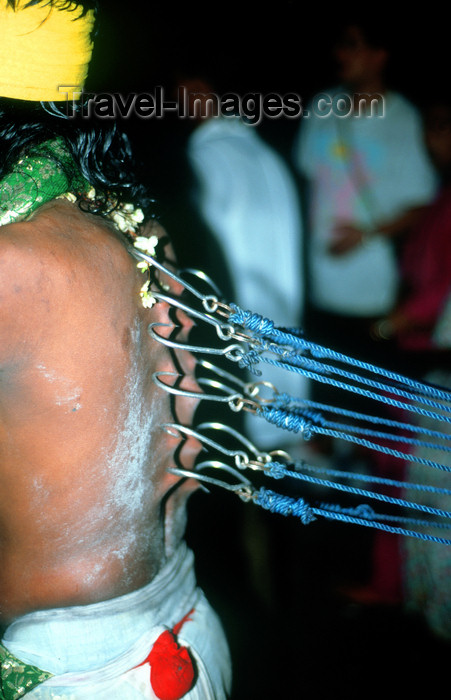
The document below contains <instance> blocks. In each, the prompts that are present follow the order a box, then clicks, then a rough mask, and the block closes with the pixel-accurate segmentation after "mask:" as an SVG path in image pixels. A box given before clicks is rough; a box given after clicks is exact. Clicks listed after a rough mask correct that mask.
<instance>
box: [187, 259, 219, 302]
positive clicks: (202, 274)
mask: <svg viewBox="0 0 451 700" xmlns="http://www.w3.org/2000/svg"><path fill="white" fill-rule="evenodd" d="M180 274H181V275H184V274H188V275H193V277H197V278H198V279H200V280H202V281H203V282H206V284H208V286H209V287H211V289H212V290H213V292H214V293H215V295H216V296H217V297H222V296H223V295H222V293H221V290H220V289H219V287H217V286H216V284H215V283H214V282H213V280H212V279H211V277H210V276H209V275H207V274H206V273H205V272H204V271H203V270H198V269H196V268H194V267H185V268H184V269H183V270H180ZM212 298H213V297H212V296H211V295H205V296H204V299H212Z"/></svg>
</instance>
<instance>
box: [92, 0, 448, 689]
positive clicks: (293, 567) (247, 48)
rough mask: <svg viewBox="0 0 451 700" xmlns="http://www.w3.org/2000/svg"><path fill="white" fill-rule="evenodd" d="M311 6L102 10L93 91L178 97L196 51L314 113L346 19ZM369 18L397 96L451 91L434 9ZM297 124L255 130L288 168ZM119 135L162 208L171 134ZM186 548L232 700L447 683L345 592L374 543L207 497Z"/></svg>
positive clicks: (132, 129) (430, 656)
mask: <svg viewBox="0 0 451 700" xmlns="http://www.w3.org/2000/svg"><path fill="white" fill-rule="evenodd" d="M311 4H312V3H310V4H308V5H307V4H306V3H299V2H294V1H292V2H290V1H288V0H278V1H277V2H275V3H271V4H266V5H265V6H263V5H262V4H258V3H254V2H252V3H251V2H244V1H243V2H239V3H238V2H233V1H229V2H227V3H223V4H220V3H215V4H213V3H212V4H210V5H207V4H201V3H186V4H185V5H183V6H180V5H178V4H176V3H170V2H166V3H162V2H152V3H149V2H142V1H140V2H137V1H136V0H134V1H133V0H131V1H130V2H129V3H126V2H120V3H119V2H117V1H116V0H114V1H113V0H107V1H105V2H103V3H102V2H101V12H100V18H99V20H100V21H99V30H98V35H97V38H96V46H95V52H94V57H93V62H92V68H91V72H90V75H89V81H88V85H87V87H88V89H92V90H94V91H97V92H99V91H101V92H103V91H111V92H122V93H123V94H128V93H131V92H135V91H136V92H151V93H152V92H153V91H154V89H155V87H156V86H163V87H166V86H167V89H168V90H170V85H171V78H172V76H173V70H174V67H177V64H178V63H179V62H180V61H183V60H188V58H190V57H192V55H194V54H196V55H197V56H199V55H200V56H201V57H204V60H205V63H206V64H207V65H210V66H211V65H214V66H216V65H217V67H218V68H220V69H221V71H222V75H223V77H224V80H225V83H227V84H228V88H229V89H230V90H233V91H235V92H238V93H246V92H261V93H269V92H277V93H279V94H285V93H288V92H294V93H296V94H298V95H300V96H301V98H302V100H303V102H307V101H308V99H309V98H310V97H311V96H312V95H314V94H315V93H316V92H317V91H320V90H322V89H324V88H325V87H327V86H329V85H331V84H332V83H333V82H334V73H333V63H332V60H331V54H330V47H331V45H332V41H333V38H334V32H335V29H336V26H337V23H338V21H339V20H340V18H341V12H340V10H338V9H336V8H335V9H330V8H327V7H325V6H323V4H321V5H320V6H317V7H312V6H311ZM407 7H408V8H410V7H411V6H407ZM412 7H413V6H412ZM432 11H434V12H438V10H436V9H435V7H432V8H431V12H432ZM370 12H374V13H378V15H379V16H380V15H381V14H382V13H384V12H385V15H386V18H387V23H388V24H389V25H390V26H391V28H392V31H393V33H394V36H395V38H396V41H395V46H396V52H395V56H394V60H393V64H392V69H391V80H392V83H393V85H394V86H395V87H397V88H398V89H399V90H401V91H402V92H404V94H406V95H407V96H408V97H410V98H411V99H412V100H413V101H414V102H416V103H418V104H419V105H421V103H422V100H423V99H424V97H425V96H426V95H427V93H428V92H429V91H431V90H444V91H448V90H449V89H450V80H449V75H448V70H449V61H448V51H449V44H448V41H447V28H446V26H445V24H446V20H445V19H444V18H440V17H437V16H435V15H434V16H433V15H432V14H431V15H427V12H428V7H427V4H426V5H425V4H423V5H422V6H421V12H422V15H421V17H418V16H417V15H416V14H415V12H414V11H413V9H408V10H404V11H401V12H402V15H401V16H399V14H398V15H397V16H396V18H395V17H393V16H392V11H391V8H390V7H388V9H386V10H384V9H383V7H382V5H380V4H372V5H371V8H370ZM298 126H299V122H298V121H293V120H287V119H277V120H266V121H265V122H263V123H262V124H261V125H260V126H259V127H258V128H259V130H260V131H261V133H262V135H263V136H264V137H265V138H267V139H268V141H269V142H270V143H272V144H273V145H274V147H275V148H277V149H278V150H279V151H280V152H281V153H282V154H283V155H284V156H286V157H287V158H289V153H290V147H291V143H292V139H293V136H294V134H295V131H296V129H297V128H298ZM125 127H126V129H127V130H128V131H129V133H130V135H131V138H132V140H133V141H134V145H135V148H136V149H137V150H138V152H139V155H140V157H141V159H142V161H143V164H144V172H145V177H146V178H147V180H148V183H149V185H150V187H151V189H152V190H153V191H154V192H155V196H156V198H157V200H158V197H159V195H160V194H161V195H162V196H164V195H165V191H164V188H165V187H166V185H167V183H168V181H172V182H171V184H172V186H174V185H175V187H177V185H178V179H181V178H183V173H182V172H178V171H177V170H176V169H172V165H171V163H172V161H171V159H170V158H166V154H169V153H171V150H172V149H173V147H174V142H175V141H176V138H177V135H176V128H177V125H175V124H174V121H173V120H171V119H170V118H168V119H163V120H155V119H148V120H143V119H137V118H131V119H130V120H128V122H127V123H126V124H125ZM156 206H157V207H158V201H157V204H156ZM162 223H163V224H165V223H166V222H165V219H164V216H163V221H162ZM169 233H171V234H174V232H173V231H171V230H169ZM307 496H308V494H307ZM187 539H188V542H189V543H190V545H191V546H192V547H193V548H194V550H195V552H196V556H197V570H198V578H199V582H200V584H201V585H202V586H203V588H204V590H205V591H206V593H207V596H208V597H209V598H210V600H211V602H212V603H213V605H214V607H215V608H216V610H217V611H218V613H219V615H220V616H221V619H222V621H223V623H224V626H225V629H226V632H227V635H228V637H229V640H230V646H231V651H232V657H233V662H234V676H235V682H234V694H233V699H234V700H241V699H244V698H246V699H248V700H253V699H254V698H259V699H261V700H265V699H266V698H268V699H269V698H271V699H274V700H279V698H287V699H288V700H290V699H293V700H297V699H298V698H303V697H304V696H305V694H306V693H308V692H310V693H315V694H317V695H319V697H326V696H328V695H329V694H331V693H336V692H340V693H343V694H344V695H346V696H347V697H350V698H354V697H361V696H362V695H367V694H370V695H371V694H372V692H373V693H374V694H375V693H376V692H384V695H385V694H388V693H390V694H395V693H397V692H399V693H401V692H402V695H403V696H404V695H405V694H407V693H410V692H411V691H416V692H420V691H421V689H422V688H423V687H426V686H427V688H428V691H429V692H432V693H433V692H437V691H438V690H439V689H441V688H442V686H443V685H446V683H447V680H448V678H447V670H448V661H449V651H450V646H449V644H447V643H445V642H441V641H440V640H438V639H436V638H434V637H433V636H432V635H431V634H430V633H429V632H428V631H427V629H426V628H425V626H424V624H423V622H422V621H421V619H418V618H416V617H415V616H413V615H412V614H409V613H407V612H406V611H405V610H403V609H402V607H400V606H374V605H373V606H367V605H361V604H356V603H352V602H350V601H348V600H346V599H344V598H343V597H342V596H341V595H340V589H341V587H342V586H343V585H346V584H348V583H349V584H358V583H365V582H366V581H367V579H368V576H369V570H370V554H369V553H370V551H371V542H372V534H371V532H368V531H363V532H362V531H361V530H359V528H354V526H349V525H339V524H328V523H326V522H316V523H313V524H311V525H309V526H303V525H301V523H300V522H298V521H291V520H290V519H287V518H283V517H282V516H275V515H271V514H267V513H265V512H260V511H257V509H256V508H255V507H254V506H252V505H250V504H243V503H242V502H241V501H239V500H238V499H236V498H235V497H233V496H229V495H228V494H223V493H217V492H213V493H211V494H210V495H206V494H203V493H198V494H196V495H195V496H194V497H193V498H192V500H191V503H190V520H189V526H188V532H187Z"/></svg>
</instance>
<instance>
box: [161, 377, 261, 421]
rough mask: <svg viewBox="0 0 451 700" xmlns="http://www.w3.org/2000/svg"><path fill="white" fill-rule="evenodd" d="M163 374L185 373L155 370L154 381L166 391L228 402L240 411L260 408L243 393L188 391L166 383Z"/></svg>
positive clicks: (233, 408) (189, 396)
mask: <svg viewBox="0 0 451 700" xmlns="http://www.w3.org/2000/svg"><path fill="white" fill-rule="evenodd" d="M161 376H168V377H180V378H182V377H184V376H185V375H183V374H179V373H178V372H169V371H158V372H154V373H153V375H152V379H153V381H154V383H155V384H156V385H157V386H158V387H160V389H164V390H165V391H167V392H169V393H170V394H175V395H176V396H185V397H188V398H194V399H200V400H206V401H221V402H222V403H228V404H229V407H230V408H231V409H232V411H240V410H241V409H242V408H244V409H245V410H249V411H255V410H256V409H257V408H258V405H257V404H256V403H255V402H254V401H250V400H249V399H246V398H245V397H244V396H242V395H241V394H232V395H228V396H219V395H217V394H205V393H203V392H199V391H187V390H186V389H179V388H178V387H175V386H171V385H170V384H165V383H164V382H163V381H161V379H160V377H161Z"/></svg>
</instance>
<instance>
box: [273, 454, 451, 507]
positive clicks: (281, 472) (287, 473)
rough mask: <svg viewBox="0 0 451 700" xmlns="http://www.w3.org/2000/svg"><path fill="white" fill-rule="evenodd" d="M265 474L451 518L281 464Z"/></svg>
mask: <svg viewBox="0 0 451 700" xmlns="http://www.w3.org/2000/svg"><path fill="white" fill-rule="evenodd" d="M265 474H267V475H268V476H270V477H272V478H274V479H281V478H283V477H291V478H293V479H300V480H301V481H307V482H309V483H312V484H317V485H319V486H326V487H327V488H332V489H337V490H338V491H343V492H345V493H352V494H353V495H355V496H363V497H365V498H372V499H373V500H376V501H383V502H384V503H390V504H391V505H396V506H400V507H402V508H411V509H412V510H419V511H421V512H422V513H428V514H429V515H436V516H438V517H440V518H451V512H450V511H447V510H443V509H442V508H434V507H432V506H426V505H423V504H421V503H414V502H411V501H407V500H405V499H404V498H396V497H394V496H387V495H386V494H382V493H376V492H374V491H367V490H366V489H360V488H356V487H355V486H347V485H346V484H338V483H337V482H335V481H328V480H327V479H318V478H317V477H314V476H309V475H308V474H301V473H300V472H297V471H296V472H294V471H291V470H289V469H286V468H285V467H284V466H283V465H282V464H280V463H279V462H272V463H270V464H268V465H267V468H266V469H265Z"/></svg>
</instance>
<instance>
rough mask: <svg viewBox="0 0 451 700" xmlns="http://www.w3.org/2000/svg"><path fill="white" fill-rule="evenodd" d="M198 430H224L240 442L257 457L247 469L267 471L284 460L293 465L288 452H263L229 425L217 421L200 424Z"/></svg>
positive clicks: (247, 464) (249, 463) (250, 461)
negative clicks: (274, 463) (270, 466)
mask: <svg viewBox="0 0 451 700" xmlns="http://www.w3.org/2000/svg"><path fill="white" fill-rule="evenodd" d="M197 428H198V430H202V429H204V428H205V429H208V428H211V429H213V430H223V431H224V432H227V433H229V435H231V436H232V437H235V438H236V439H237V440H239V441H240V442H241V443H242V444H243V445H244V446H245V447H246V448H247V449H248V450H249V451H250V452H252V453H253V454H254V455H255V460H249V462H247V463H246V464H245V465H243V466H245V467H249V468H251V469H262V470H265V468H266V467H267V465H269V464H270V463H271V462H273V461H274V459H278V460H280V459H283V460H285V461H286V462H288V463H290V464H291V463H293V459H292V458H291V455H290V454H289V453H288V452H286V450H270V451H269V452H261V451H260V450H259V449H257V447H256V446H255V445H254V444H253V443H252V442H251V441H250V440H249V439H248V438H247V437H245V436H244V435H242V434H241V433H240V432H238V431H237V430H235V429H234V428H231V427H230V426H229V425H225V424H224V423H218V422H217V421H211V422H204V423H200V424H199V425H198V426H197Z"/></svg>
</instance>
